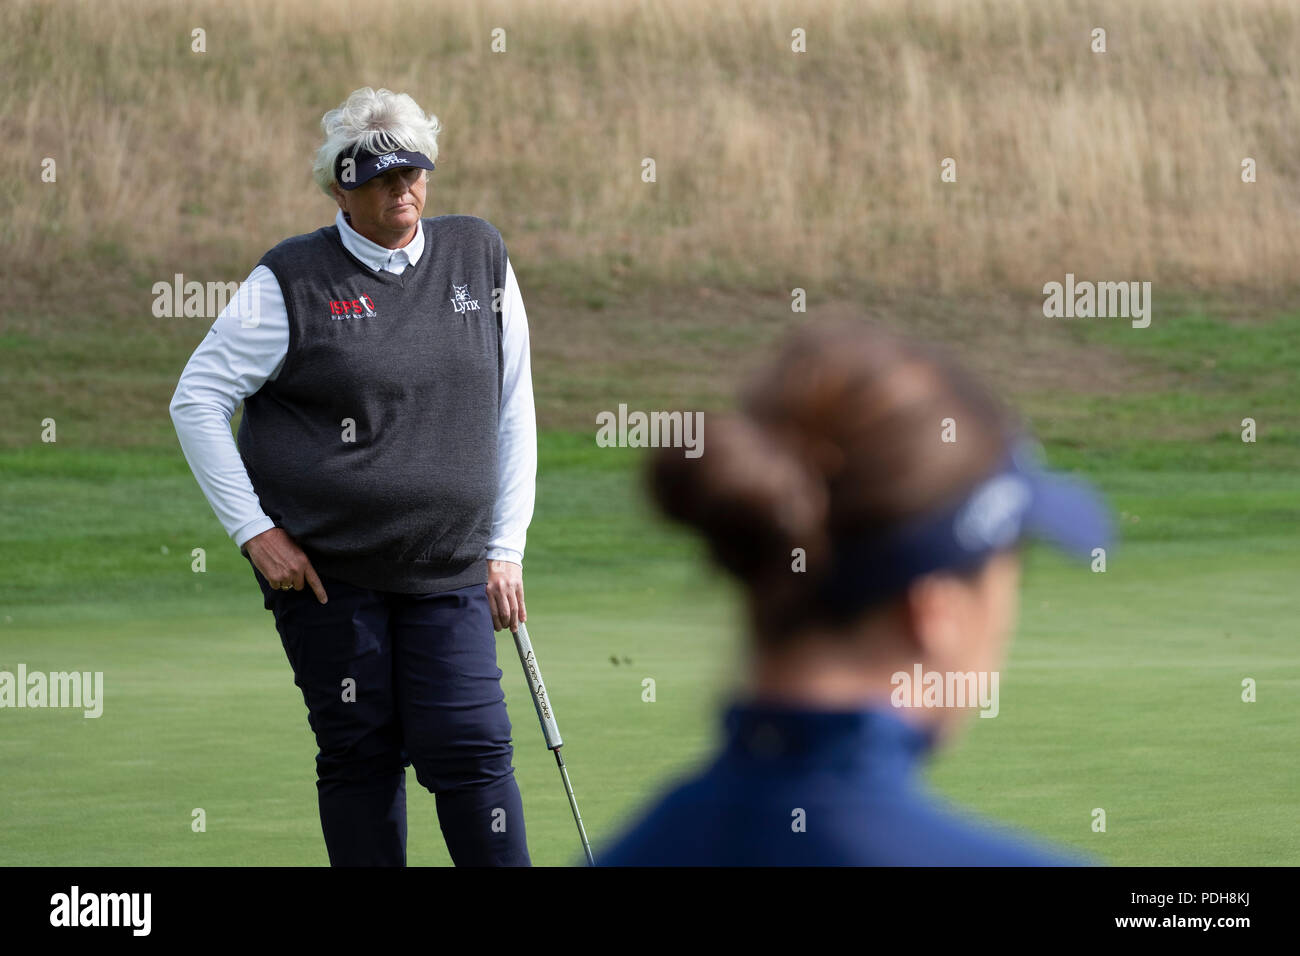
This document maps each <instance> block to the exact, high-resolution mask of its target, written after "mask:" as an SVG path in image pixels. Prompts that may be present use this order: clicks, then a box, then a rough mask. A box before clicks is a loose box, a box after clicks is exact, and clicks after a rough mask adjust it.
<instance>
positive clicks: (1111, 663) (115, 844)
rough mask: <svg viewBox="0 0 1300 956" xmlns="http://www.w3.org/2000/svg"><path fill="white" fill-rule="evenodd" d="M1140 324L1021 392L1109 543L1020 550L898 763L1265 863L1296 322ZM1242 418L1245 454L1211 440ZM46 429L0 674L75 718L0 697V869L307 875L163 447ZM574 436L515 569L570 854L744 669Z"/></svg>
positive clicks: (522, 719)
mask: <svg viewBox="0 0 1300 956" xmlns="http://www.w3.org/2000/svg"><path fill="white" fill-rule="evenodd" d="M1163 316H1164V314H1163V313H1161V315H1160V316H1159V317H1158V318H1157V322H1156V324H1153V326H1152V328H1151V329H1149V330H1144V331H1142V332H1129V331H1127V327H1126V326H1120V325H1115V324H1111V325H1101V324H1097V325H1091V326H1089V325H1086V324H1078V325H1076V326H1075V327H1074V329H1075V330H1076V331H1077V334H1078V336H1079V338H1080V340H1081V341H1082V342H1083V343H1084V345H1085V347H1092V346H1094V345H1098V346H1105V347H1107V348H1111V349H1115V350H1117V352H1116V354H1120V355H1122V356H1123V357H1124V358H1125V359H1126V360H1130V361H1139V362H1143V363H1146V365H1147V366H1149V368H1150V369H1151V372H1152V374H1153V378H1155V377H1159V376H1165V377H1166V378H1165V379H1164V381H1165V384H1164V386H1163V387H1161V388H1160V389H1153V390H1148V391H1137V390H1135V391H1133V392H1132V393H1130V394H1123V395H1097V394H1091V395H1086V396H1077V395H1076V396H1072V395H1070V394H1068V393H1066V392H1053V393H1051V394H1043V395H1037V396H1030V397H1029V398H1028V399H1027V400H1026V402H1025V410H1026V412H1027V414H1028V416H1029V418H1030V419H1031V421H1032V422H1033V423H1034V424H1035V426H1036V428H1037V429H1038V431H1039V434H1040V435H1041V437H1043V438H1044V440H1045V442H1046V444H1047V446H1048V449H1049V453H1050V458H1051V461H1052V463H1053V464H1055V465H1057V466H1058V467H1064V468H1067V469H1071V470H1076V471H1078V472H1080V473H1082V474H1086V475H1088V476H1089V477H1091V478H1093V479H1094V480H1095V481H1097V482H1098V483H1099V484H1100V485H1101V486H1102V487H1103V489H1104V490H1105V491H1106V492H1107V494H1108V495H1109V496H1110V498H1111V501H1112V504H1113V505H1114V507H1115V510H1116V512H1117V514H1118V516H1119V519H1120V527H1121V533H1122V540H1121V543H1120V545H1119V547H1118V548H1116V549H1115V550H1114V551H1113V552H1112V554H1111V555H1110V556H1109V563H1108V569H1107V571H1106V573H1105V574H1094V573H1091V572H1090V571H1088V570H1087V569H1084V568H1080V567H1077V566H1074V565H1071V564H1069V563H1067V562H1065V561H1063V560H1061V559H1060V558H1058V557H1056V556H1055V555H1054V554H1052V553H1051V552H1047V551H1043V550H1038V549H1035V550H1034V551H1031V552H1030V555H1029V558H1028V561H1027V563H1026V570H1025V576H1024V583H1023V589H1022V612H1021V623H1020V627H1019V633H1018V636H1017V638H1016V640H1015V642H1014V643H1013V645H1012V647H1011V652H1010V658H1009V660H1008V662H1007V665H1006V667H1005V668H1004V670H1003V673H1002V682H1001V687H1000V707H1001V712H1000V714H999V715H998V717H997V718H996V719H992V720H985V719H978V718H975V719H972V720H971V721H970V722H969V724H968V726H967V728H966V732H965V734H964V736H963V737H961V738H960V739H959V740H958V741H956V743H955V744H954V745H953V746H952V747H951V748H949V749H947V750H945V751H944V752H942V753H941V754H939V755H938V756H937V759H936V760H935V761H934V763H933V764H932V765H931V767H930V769H929V771H928V774H929V777H930V778H931V780H932V782H933V784H934V785H935V787H936V788H937V789H938V790H939V791H940V792H941V793H943V794H944V795H946V796H947V797H948V798H950V799H951V800H952V801H953V802H955V803H957V804H959V805H962V806H965V807H968V808H970V809H971V810H972V811H977V812H981V813H984V814H987V815H989V816H991V817H993V818H995V819H998V820H1001V821H1004V822H1006V823H1008V824H1011V825H1014V826H1019V827H1022V828H1025V829H1027V830H1030V831H1032V832H1034V833H1036V834H1038V835H1039V836H1042V837H1045V838H1048V839H1054V840H1057V841H1060V842H1063V843H1067V844H1069V845H1071V846H1073V847H1075V848H1078V849H1080V850H1083V851H1086V852H1090V853H1092V854H1094V855H1095V856H1096V857H1097V858H1099V859H1100V860H1103V861H1105V862H1110V863H1115V864H1123V865H1142V864H1148V865H1156V864H1230V865H1231V864H1292V865H1294V864H1297V863H1300V775H1298V774H1297V771H1296V761H1295V752H1296V751H1295V748H1296V738H1297V728H1298V727H1300V652H1298V651H1297V648H1296V640H1295V620H1296V616H1297V615H1296V581H1297V580H1298V575H1300V549H1297V548H1296V539H1297V531H1300V503H1298V502H1297V488H1298V487H1300V480H1298V479H1297V477H1296V476H1297V474H1300V438H1298V436H1300V427H1298V425H1297V423H1298V421H1300V410H1297V408H1296V407H1295V404H1294V398H1295V395H1296V394H1297V393H1298V390H1297V389H1296V388H1295V376H1296V354H1297V350H1296V343H1297V341H1300V321H1298V320H1297V318H1296V317H1295V316H1279V317H1276V318H1274V319H1272V320H1270V321H1268V322H1260V323H1254V324H1241V323H1227V322H1223V321H1218V320H1214V319H1210V318H1207V317H1205V316H1200V315H1196V314H1191V315H1188V316H1186V317H1185V318H1183V319H1177V318H1172V319H1166V318H1164V317H1163ZM0 345H3V342H0ZM1062 361H1063V362H1065V361H1068V356H1064V357H1063V358H1062ZM7 374H8V373H6V375H7ZM1169 376H1172V378H1169ZM548 383H550V384H548ZM101 385H102V387H103V389H104V390H105V391H104V394H105V400H106V401H112V400H113V395H115V394H117V393H116V392H114V390H113V388H112V385H111V382H110V381H109V380H108V379H104V380H103V381H102V382H101ZM52 387H53V386H52ZM539 387H540V388H542V389H543V390H544V389H546V388H553V387H554V386H553V383H552V382H551V380H550V379H549V378H544V379H541V380H539ZM539 394H542V395H543V397H544V392H542V393H539ZM619 400H623V397H622V396H620V399H619ZM626 400H628V401H629V402H630V403H631V404H633V406H634V407H636V405H637V403H636V396H635V394H629V395H628V396H626ZM155 404H156V406H157V407H158V408H162V407H165V398H164V399H163V400H161V401H159V402H156V403H155ZM1247 415H1249V416H1251V417H1254V418H1256V419H1257V420H1258V422H1259V432H1260V439H1259V441H1258V442H1257V443H1255V444H1245V443H1242V442H1241V441H1240V440H1239V438H1238V436H1237V432H1236V429H1237V423H1238V422H1239V421H1240V419H1241V418H1242V417H1245V416H1247ZM74 424H75V422H74ZM139 425H140V427H139V428H138V429H136V430H135V431H136V432H140V431H144V430H148V429H156V427H157V424H156V423H149V422H143V421H142V422H140V423H139ZM61 426H62V421H61ZM65 434H68V433H67V432H65V431H64V430H62V429H61V431H60V436H61V438H60V442H58V443H56V444H51V445H31V446H27V447H20V448H12V449H8V450H3V451H0V476H2V484H0V488H2V490H3V494H2V496H0V669H3V670H10V671H12V670H14V669H15V668H16V667H17V665H18V664H19V663H23V664H26V665H27V667H28V668H29V669H31V670H46V671H50V670H57V671H62V670H78V671H86V670H90V671H102V672H103V673H104V680H105V685H106V693H105V697H106V699H105V704H104V713H103V716H102V717H100V718H98V719H86V718H84V717H83V716H81V714H80V712H77V711H68V710H0V864H23V863H26V864H62V865H70V864H100V863H102V864H128V865H137V864H191V865H223V864H233V865H240V864H309V865H310V864H324V863H325V862H326V856H325V851H324V846H323V843H322V840H321V836H320V830H319V824H318V818H317V806H316V794H315V785H314V763H313V758H314V755H315V746H314V742H313V740H312V737H311V734H310V731H309V729H308V726H307V721H306V710H305V708H304V706H303V704H302V699H301V697H300V695H299V692H298V690H297V688H296V687H295V686H294V685H293V681H292V675H291V672H290V669H289V665H288V662H287V661H286V660H285V657H284V653H283V650H282V648H281V646H280V642H279V638H278V635H277V633H276V631H275V628H274V624H273V621H272V618H271V614H270V612H268V611H266V610H265V609H264V608H263V607H262V602H261V595H260V592H259V590H258V589H257V587H256V584H255V582H254V580H253V576H252V573H251V571H250V569H249V567H248V564H247V562H246V561H245V560H244V559H243V558H242V557H240V556H239V554H238V551H237V550H236V549H235V548H234V546H233V545H232V544H231V542H230V541H229V539H228V538H227V537H226V536H225V534H224V532H223V531H222V529H221V528H220V526H219V525H218V523H217V521H216V519H215V517H214V516H213V515H212V513H211V510H210V509H209V507H208V505H207V503H206V502H205V501H204V499H203V497H202V495H201V494H200V492H199V490H198V488H197V485H196V484H195V482H194V479H193V477H192V476H191V474H190V472H189V470H188V467H187V466H186V464H185V462H184V459H183V458H182V456H181V455H180V452H179V450H178V449H177V448H176V447H175V445H169V446H167V447H162V448H156V449H150V448H148V447H140V448H131V449H124V448H118V449H113V448H99V449H87V448H84V447H78V441H77V434H76V430H75V428H74V429H73V430H72V431H71V438H70V439H69V438H65V437H63V436H65ZM593 434H594V427H593V430H592V431H590V432H585V433H572V432H561V431H549V430H548V431H544V432H543V433H542V435H541V438H540V449H541V460H540V468H539V480H538V497H537V512H536V517H535V519H534V522H533V525H532V527H531V529H530V532H529V544H528V553H527V556H526V559H525V583H526V587H527V593H528V608H529V612H530V631H531V633H532V636H533V639H534V643H535V645H536V647H537V650H538V654H539V656H540V659H541V663H542V667H543V670H544V674H545V676H546V679H547V683H548V685H549V687H550V690H551V693H552V696H553V698H554V701H555V704H556V710H557V715H558V718H559V722H560V728H561V730H562V732H563V734H564V736H565V740H566V744H565V755H566V760H567V762H568V764H569V768H570V772H571V776H572V779H573V784H574V787H575V789H576V792H577V796H578V799H579V802H580V806H581V808H582V811H583V814H584V819H585V821H586V823H587V828H588V832H589V833H590V835H591V839H592V843H593V847H594V849H595V852H596V853H597V855H599V854H600V852H601V848H602V847H603V846H606V845H608V843H609V841H610V840H611V839H613V838H614V837H615V836H616V835H617V833H618V831H619V830H620V828H621V827H622V826H624V825H625V824H626V823H628V822H629V821H630V819H632V818H633V817H634V816H635V814H636V812H637V811H638V809H639V808H640V807H642V806H643V805H645V804H646V803H647V802H648V801H649V800H651V799H652V798H653V797H654V796H655V794H657V793H658V792H660V791H661V790H662V789H663V788H665V787H667V786H669V785H670V784H671V782H672V781H673V780H674V779H676V778H677V777H678V776H679V775H681V774H683V773H686V772H688V771H689V770H690V769H691V768H693V767H694V766H695V765H697V764H698V763H699V762H700V761H702V760H704V759H706V758H707V756H708V755H709V753H710V752H711V751H712V749H713V747H714V746H715V743H716V739H717V730H718V719H717V712H718V708H719V707H720V706H721V705H722V704H723V703H724V702H725V701H726V700H727V699H728V698H729V696H730V695H731V694H732V693H733V692H734V691H735V690H736V688H737V687H738V686H740V684H741V682H742V681H743V678H744V666H745V659H744V653H743V646H744V645H743V627H742V623H741V620H742V619H741V617H740V615H739V613H738V604H737V595H736V593H735V591H734V589H733V588H732V587H731V586H730V585H729V584H728V582H726V581H725V580H724V579H722V578H721V577H720V576H719V575H718V574H717V573H715V572H712V571H710V570H708V566H707V564H706V563H705V562H704V561H703V560H702V554H701V551H700V548H699V547H698V545H697V544H696V543H695V542H694V541H693V540H692V539H691V538H689V537H688V536H686V535H684V534H683V533H681V532H679V531H677V530H675V529H672V528H670V527H668V526H665V525H663V524H662V523H660V522H659V521H658V520H657V519H656V518H655V517H654V516H653V515H652V514H651V512H650V510H649V507H648V505H647V504H646V503H645V500H644V496H643V495H642V494H641V490H640V485H639V472H638V467H639V464H640V461H641V459H640V452H638V451H636V450H632V449H599V448H596V447H595V445H594V441H593ZM705 440H706V442H707V434H706V438H705ZM194 548H203V549H205V552H206V560H207V569H206V571H205V572H204V573H202V574H198V573H195V572H194V571H192V570H191V561H192V558H191V551H192V549H194ZM498 655H499V662H500V664H501V666H502V669H503V671H504V674H505V677H504V687H505V691H506V695H507V700H508V702H509V706H510V711H511V716H512V720H513V722H514V728H515V732H514V735H515V747H516V751H515V766H516V769H517V773H518V777H519V782H520V787H521V789H522V791H523V796H524V802H525V808H526V813H527V826H528V832H529V844H530V848H531V850H532V853H533V859H534V861H535V862H536V863H538V864H569V863H573V862H575V861H577V860H578V859H580V857H579V848H578V842H577V837H576V832H575V829H574V826H573V822H572V819H571V817H570V814H569V808H568V805H567V801H566V799H565V797H564V792H563V788H562V787H561V784H560V780H559V774H558V772H557V771H556V769H555V764H554V761H553V758H552V757H551V755H550V754H549V753H548V752H547V751H546V750H545V748H544V746H543V744H542V739H541V733H540V730H539V728H538V726H537V723H536V718H535V716H534V713H533V709H532V705H531V702H530V700H529V698H528V695H527V690H526V687H525V684H524V681H523V678H522V675H521V672H520V668H519V665H518V662H517V659H516V657H515V656H514V647H513V643H512V642H511V640H510V638H509V636H508V635H507V634H505V633H502V634H500V635H498ZM646 679H651V680H653V681H654V682H655V683H654V686H655V698H656V699H655V700H654V702H652V703H651V702H646V701H643V699H642V694H643V682H644V681H645V680H646ZM1246 679H1250V680H1253V681H1254V682H1255V683H1256V687H1257V696H1258V699H1257V701H1256V702H1254V703H1244V702H1243V701H1242V700H1241V693H1242V682H1243V680H1246ZM408 797H409V815H410V844H409V850H410V852H409V860H410V862H411V863H412V864H446V863H448V862H449V860H448V857H447V854H446V851H445V848H444V846H443V843H442V839H441V834H440V832H439V830H438V827H437V822H436V816H435V811H434V801H433V798H432V796H430V795H429V794H427V793H425V792H424V791H422V790H421V789H420V788H419V787H418V785H417V784H416V783H415V780H414V776H413V774H412V775H411V776H409V778H408ZM195 808H202V809H203V810H204V811H205V813H206V823H207V829H206V832H203V833H194V832H192V830H191V814H192V811H193V810H194V809H195ZM1097 809H1101V810H1103V811H1104V812H1105V814H1106V832H1105V833H1096V832H1093V830H1092V821H1093V813H1094V811H1095V810H1097Z"/></svg>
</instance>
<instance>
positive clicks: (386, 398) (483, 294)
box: [237, 216, 506, 594]
mask: <svg viewBox="0 0 1300 956" xmlns="http://www.w3.org/2000/svg"><path fill="white" fill-rule="evenodd" d="M421 227H422V228H423V229H424V236H425V248H424V253H423V254H422V255H421V256H420V261H419V262H417V263H416V264H415V265H413V266H407V268H406V271H404V272H403V273H402V274H401V275H400V276H398V275H394V274H392V273H391V272H383V271H380V272H374V271H372V270H371V269H370V268H369V267H367V266H366V265H365V264H364V263H362V262H360V261H359V260H357V259H356V258H354V257H353V256H352V254H351V253H349V252H348V251H347V249H346V248H345V247H344V246H343V243H342V240H340V238H339V234H338V229H337V228H336V227H334V226H328V227H326V228H324V229H318V230H316V231H315V232H313V233H308V234H306V235H301V236H294V237H293V238H291V239H286V240H284V241H283V242H281V243H280V244H279V245H277V246H276V247H275V248H274V249H272V250H271V251H270V252H268V253H267V254H266V255H264V256H263V257H262V259H261V263H260V264H261V265H265V266H267V267H269V268H270V270H271V271H272V272H273V273H275V276H276V278H277V279H278V280H279V282H280V289H281V291H282V292H283V293H284V302H285V306H286V308H287V310H288V313H289V350H288V353H287V355H286V356H285V360H284V364H283V366H282V367H281V370H280V374H279V375H278V376H277V377H276V379H275V380H274V381H267V382H266V383H265V384H264V385H263V386H262V388H260V389H259V390H258V391H257V392H256V393H254V394H252V395H250V396H248V398H247V399H245V401H244V417H243V420H242V421H241V422H240V424H239V434H238V439H237V444H238V447H239V453H240V455H241V457H242V458H243V461H244V467H245V468H246V469H247V471H248V475H249V478H250V479H251V480H252V483H253V489H254V490H255V491H256V492H257V495H258V497H259V498H260V499H261V503H262V509H263V510H264V511H265V512H266V514H267V515H268V516H269V517H270V518H271V519H272V520H273V521H274V522H275V523H276V525H278V526H279V527H281V528H284V530H285V531H287V532H288V533H289V534H290V535H291V536H292V537H293V538H294V540H295V541H297V542H298V544H299V546H300V547H301V548H302V549H303V551H304V552H305V553H306V554H307V557H308V558H310V559H311V562H312V565H313V567H315V569H316V570H317V571H318V572H319V573H320V574H322V575H326V576H332V577H337V578H340V579H342V580H344V581H347V582H348V583H350V584H356V585H358V586H360V587H369V588H377V589H379V590H385V591H397V592H402V593H407V594H424V593H428V592H434V591H448V590H451V589H453V588H459V587H464V586H466V585H469V584H481V583H483V582H484V581H486V580H487V562H486V560H485V554H486V551H487V541H488V536H489V534H490V533H491V530H492V513H493V508H494V506H495V504H496V498H497V482H498V478H497V422H498V413H499V410H500V405H501V387H502V381H503V374H504V369H503V359H502V347H501V312H500V310H499V309H497V308H494V307H493V304H494V302H495V301H496V299H495V297H494V290H497V289H504V288H505V284H506V248H505V243H504V242H503V241H502V239H501V234H500V233H499V232H498V231H497V229H496V228H495V227H494V226H492V225H491V224H490V223H488V222H485V221H484V220H482V219H478V218H476V217H474V216H438V217H435V218H431V219H423V220H421Z"/></svg>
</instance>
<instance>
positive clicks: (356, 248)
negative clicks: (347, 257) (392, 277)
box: [334, 209, 424, 275]
mask: <svg viewBox="0 0 1300 956" xmlns="http://www.w3.org/2000/svg"><path fill="white" fill-rule="evenodd" d="M334 225H336V226H338V229H339V238H340V239H342V240H343V245H344V247H345V248H346V249H347V250H348V252H350V253H352V254H353V255H354V256H356V257H357V258H358V259H360V260H361V261H362V262H364V263H365V264H366V265H368V266H369V267H370V268H371V269H373V270H374V271H375V272H378V271H379V270H380V269H383V270H385V271H387V272H394V273H396V274H397V275H401V274H402V272H403V271H405V269H406V267H407V266H408V265H410V266H413V265H415V264H416V263H417V262H419V261H420V256H421V255H422V254H423V253H424V222H423V220H421V222H420V228H419V229H417V230H415V236H414V238H412V239H411V241H410V242H408V243H407V244H406V245H404V246H402V248H400V249H385V248H384V247H383V246H381V245H379V244H378V243H377V242H371V241H370V240H369V239H367V238H366V237H365V236H363V235H361V233H359V232H357V231H356V230H355V229H353V228H352V226H351V225H350V224H349V223H348V221H347V219H345V218H344V216H343V210H342V209H340V210H339V211H338V212H337V213H335V214H334Z"/></svg>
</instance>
